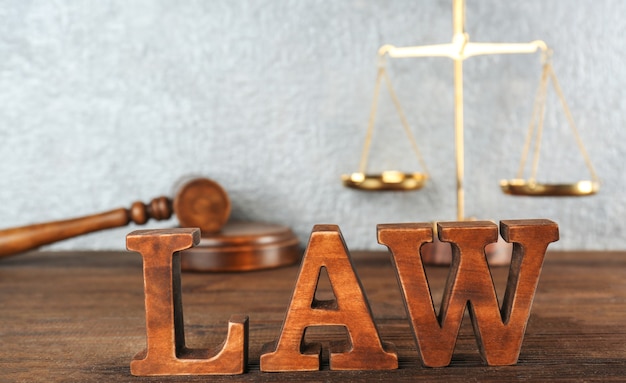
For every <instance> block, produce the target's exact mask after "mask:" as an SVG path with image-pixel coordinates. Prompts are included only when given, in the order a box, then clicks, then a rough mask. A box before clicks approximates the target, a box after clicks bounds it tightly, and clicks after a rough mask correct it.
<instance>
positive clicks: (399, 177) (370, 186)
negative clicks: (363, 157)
mask: <svg viewBox="0 0 626 383" xmlns="http://www.w3.org/2000/svg"><path fill="white" fill-rule="evenodd" d="M341 179H342V180H343V184H344V186H347V187H349V188H353V189H359V190H367V191H380V190H396V191H397V190H400V191H409V190H419V189H421V188H422V187H423V186H424V184H425V183H426V179H428V176H427V175H426V174H424V173H403V172H399V171H395V170H387V171H384V172H382V173H381V174H364V173H352V174H344V175H343V176H341Z"/></svg>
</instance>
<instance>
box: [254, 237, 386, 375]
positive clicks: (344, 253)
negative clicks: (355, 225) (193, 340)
mask: <svg viewBox="0 0 626 383" xmlns="http://www.w3.org/2000/svg"><path fill="white" fill-rule="evenodd" d="M322 267H325V268H326V271H327V272H328V278H329V280H330V283H331V285H332V286H333V291H334V293H335V298H336V300H335V301H334V302H332V304H331V302H327V301H323V302H320V301H317V300H316V299H315V291H316V289H317V283H318V280H319V275H320V270H321V269H322ZM310 326H344V327H345V328H346V329H347V332H348V334H349V340H350V344H349V345H348V347H345V348H342V349H340V350H333V349H332V346H331V350H330V369H331V370H390V369H396V368H398V356H397V354H396V352H395V349H394V346H393V345H392V344H389V343H382V342H381V340H380V336H379V335H378V330H377V329H376V326H375V324H374V321H373V320H372V313H371V310H370V307H369V304H368V302H367V299H366V298H365V295H364V293H363V288H362V286H361V282H360V281H359V279H358V277H357V275H356V273H355V271H354V267H353V265H352V261H351V260H350V256H349V255H348V249H347V248H346V245H345V243H344V241H343V237H342V236H341V232H340V231H339V227H337V226H335V225H316V226H314V227H313V232H312V233H311V238H310V240H309V244H308V248H307V250H306V252H305V254H304V257H303V259H302V264H301V266H300V273H299V275H298V279H297V282H296V286H295V288H294V291H293V296H292V298H291V303H290V305H289V309H288V310H287V314H286V317H285V321H284V322H283V327H282V330H281V334H280V337H279V339H278V341H277V342H275V343H270V344H267V345H266V347H265V349H264V352H263V353H262V354H261V371H265V372H280V371H314V370H319V368H320V358H321V348H320V346H319V345H315V346H311V345H308V346H305V345H303V343H304V333H305V330H306V328H307V327H310ZM272 349H273V351H271V350H272Z"/></svg>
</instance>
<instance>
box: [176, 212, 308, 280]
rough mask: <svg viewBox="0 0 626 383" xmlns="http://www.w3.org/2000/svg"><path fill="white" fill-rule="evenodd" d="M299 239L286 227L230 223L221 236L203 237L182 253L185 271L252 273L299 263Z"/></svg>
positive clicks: (221, 232)
mask: <svg viewBox="0 0 626 383" xmlns="http://www.w3.org/2000/svg"><path fill="white" fill-rule="evenodd" d="M300 257H301V251H300V244H299V241H298V237H296V235H295V234H294V233H293V231H291V229H290V228H288V227H286V226H281V225H277V224H271V223H263V222H229V223H227V224H226V225H224V226H223V227H222V230H221V231H220V232H218V233H206V234H205V233H203V234H202V238H201V239H200V243H199V244H198V245H197V246H196V247H193V248H190V249H187V250H185V251H182V252H181V269H182V270H183V271H199V272H223V271H230V272H236V271H253V270H261V269H270V268H276V267H281V266H287V265H291V264H294V263H296V262H298V261H299V260H300Z"/></svg>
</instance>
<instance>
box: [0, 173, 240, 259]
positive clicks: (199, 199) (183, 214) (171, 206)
mask: <svg viewBox="0 0 626 383" xmlns="http://www.w3.org/2000/svg"><path fill="white" fill-rule="evenodd" d="M172 213H174V214H175V215H176V217H177V218H178V222H179V224H180V226H182V227H198V228H200V230H201V231H202V232H203V233H213V232H218V231H219V230H220V229H221V228H222V226H223V225H224V224H225V223H226V221H227V220H228V217H229V215H230V199H229V198H228V194H226V192H225V191H224V189H222V187H221V186H220V185H219V184H218V183H217V182H215V181H212V180H210V179H207V178H196V179H192V180H190V181H188V182H186V183H184V184H183V185H182V186H181V187H180V188H179V189H178V191H177V193H176V195H175V197H174V199H173V200H171V199H170V198H168V197H165V196H161V197H157V198H154V199H152V201H150V203H149V204H144V203H142V202H134V203H133V204H132V205H131V207H130V208H129V209H126V208H119V209H114V210H110V211H107V212H104V213H99V214H94V215H89V216H86V217H80V218H73V219H68V220H61V221H54V222H46V223H38V224H33V225H27V226H22V227H16V228H10V229H5V230H0V257H4V256H8V255H13V254H17V253H20V252H24V251H27V250H32V249H36V248H38V247H40V246H43V245H47V244H51V243H54V242H57V241H61V240H64V239H68V238H73V237H77V236H79V235H83V234H87V233H91V232H95V231H99V230H105V229H111V228H115V227H122V226H126V225H128V224H130V223H131V222H134V223H136V224H138V225H143V224H145V223H146V222H147V221H148V220H149V219H150V218H152V219H155V220H157V221H160V220H166V219H169V218H170V217H171V216H172Z"/></svg>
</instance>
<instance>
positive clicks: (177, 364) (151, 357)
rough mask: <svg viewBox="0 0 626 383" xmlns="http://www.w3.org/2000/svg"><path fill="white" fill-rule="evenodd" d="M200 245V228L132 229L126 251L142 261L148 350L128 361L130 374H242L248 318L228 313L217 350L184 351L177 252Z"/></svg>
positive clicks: (246, 355) (244, 364) (246, 343)
mask: <svg viewBox="0 0 626 383" xmlns="http://www.w3.org/2000/svg"><path fill="white" fill-rule="evenodd" d="M199 242H200V230H199V229H161V230H137V231H134V232H132V233H130V234H128V235H127V236H126V247H127V248H128V250H133V251H137V252H139V253H141V256H142V257H143V278H144V291H145V296H146V333H147V338H148V339H147V345H148V346H147V348H146V349H145V350H144V351H142V352H140V353H139V354H137V355H136V356H135V357H134V358H133V360H132V361H131V363H130V372H131V374H133V375H139V376H147V375H209V374H212V375H213V374H219V375H231V374H242V373H243V372H245V369H246V365H247V362H248V360H247V358H248V317H247V316H245V315H232V316H231V317H230V320H229V321H228V334H227V336H226V341H225V342H224V343H223V345H222V346H221V348H219V347H218V348H216V349H214V350H209V349H189V348H187V347H185V333H184V328H183V306H182V292H181V281H180V254H179V253H178V252H179V251H181V250H185V249H188V248H190V247H192V246H194V245H197V244H198V243H199Z"/></svg>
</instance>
